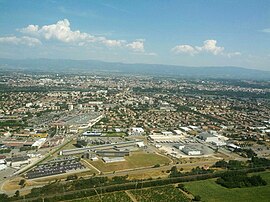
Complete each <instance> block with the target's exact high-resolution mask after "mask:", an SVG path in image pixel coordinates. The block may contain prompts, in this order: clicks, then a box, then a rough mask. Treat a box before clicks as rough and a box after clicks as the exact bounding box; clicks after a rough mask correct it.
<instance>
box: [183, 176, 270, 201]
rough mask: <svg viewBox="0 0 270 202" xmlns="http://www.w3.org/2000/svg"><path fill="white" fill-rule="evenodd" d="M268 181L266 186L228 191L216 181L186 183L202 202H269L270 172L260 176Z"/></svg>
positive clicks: (187, 187)
mask: <svg viewBox="0 0 270 202" xmlns="http://www.w3.org/2000/svg"><path fill="white" fill-rule="evenodd" d="M260 175H261V177H262V178H263V179H264V180H265V181H267V183H268V184H267V185H266V186H259V187H248V188H233V189H228V188H225V187H222V186H221V185H218V184H216V182H215V180H216V179H209V180H203V181H196V182H187V183H184V184H185V187H186V189H187V190H188V191H190V192H191V193H192V194H193V195H200V196H201V199H202V201H207V202H211V201H213V202H230V201H238V202H245V201H259V202H267V201H269V198H270V192H269V190H270V172H265V173H261V174H260Z"/></svg>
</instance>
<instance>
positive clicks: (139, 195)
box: [72, 185, 190, 202]
mask: <svg viewBox="0 0 270 202" xmlns="http://www.w3.org/2000/svg"><path fill="white" fill-rule="evenodd" d="M72 201H75V202H88V201H89V202H92V201H93V202H94V201H103V202H132V201H139V202H147V201H155V202H159V201H160V202H161V201H170V202H187V201H190V200H189V199H188V198H187V197H186V196H185V195H184V194H183V193H182V192H181V191H179V189H177V188H175V187H174V186H173V185H169V186H162V187H155V188H147V189H138V190H132V191H126V192H124V191H120V192H113V193H108V194H101V195H96V196H92V197H86V198H81V199H77V200H72Z"/></svg>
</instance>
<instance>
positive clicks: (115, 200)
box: [72, 192, 132, 202]
mask: <svg viewBox="0 0 270 202" xmlns="http://www.w3.org/2000/svg"><path fill="white" fill-rule="evenodd" d="M72 202H132V200H131V199H130V198H129V196H128V195H127V194H126V193H125V192H113V193H108V194H102V195H99V196H91V197H87V198H83V199H77V200H72Z"/></svg>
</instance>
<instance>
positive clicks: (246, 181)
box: [216, 171, 267, 188]
mask: <svg viewBox="0 0 270 202" xmlns="http://www.w3.org/2000/svg"><path fill="white" fill-rule="evenodd" d="M216 182H217V183H218V184H220V185H222V186H224V187H227V188H236V187H239V188H242V187H252V186H262V185H264V186H265V185H266V184H267V182H266V181H264V180H263V179H262V178H261V176H259V175H253V176H251V177H248V176H247V174H246V173H243V172H239V171H235V172H226V173H224V174H222V175H221V177H220V178H218V179H217V181H216Z"/></svg>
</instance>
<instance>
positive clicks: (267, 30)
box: [261, 28, 270, 33]
mask: <svg viewBox="0 0 270 202" xmlns="http://www.w3.org/2000/svg"><path fill="white" fill-rule="evenodd" d="M261 31H262V32H266V33H270V28H266V29H263V30H261Z"/></svg>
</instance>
